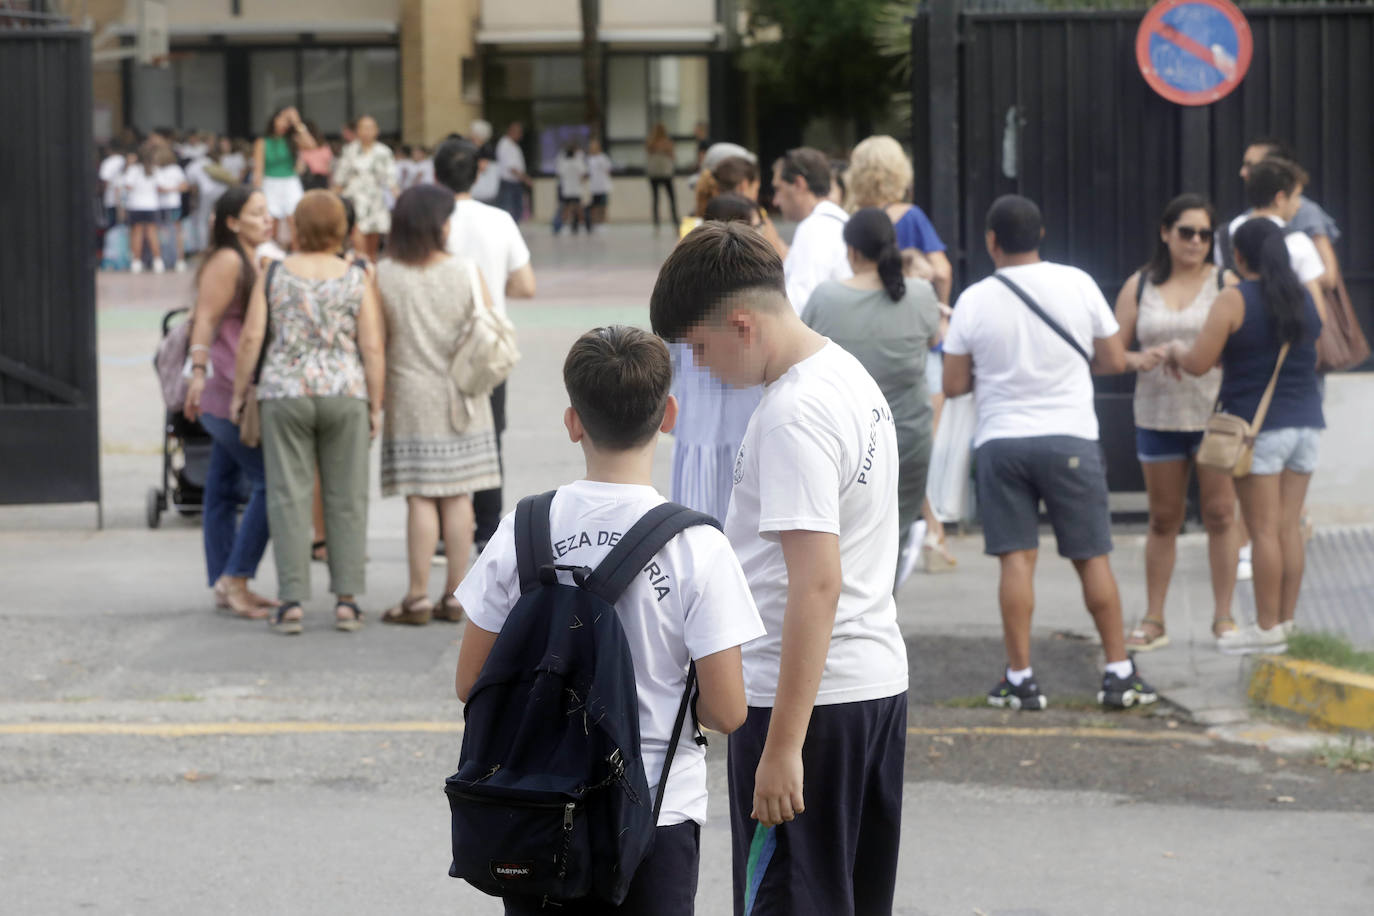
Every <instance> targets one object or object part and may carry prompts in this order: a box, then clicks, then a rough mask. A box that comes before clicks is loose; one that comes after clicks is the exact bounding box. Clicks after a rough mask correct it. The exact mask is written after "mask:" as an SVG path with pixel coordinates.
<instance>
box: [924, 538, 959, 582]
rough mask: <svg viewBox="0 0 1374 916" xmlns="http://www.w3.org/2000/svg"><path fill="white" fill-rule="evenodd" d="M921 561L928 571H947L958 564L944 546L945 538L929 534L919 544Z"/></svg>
mask: <svg viewBox="0 0 1374 916" xmlns="http://www.w3.org/2000/svg"><path fill="white" fill-rule="evenodd" d="M921 563H922V565H923V567H924V568H925V571H926V572H928V573H938V572H949V571H950V570H951V569H954V568H955V567H956V566H958V565H959V561H958V560H956V559H955V558H954V554H952V553H950V552H949V548H948V547H946V546H945V539H944V538H937V537H934V536H933V535H929V534H928V535H926V539H925V541H924V542H922V544H921Z"/></svg>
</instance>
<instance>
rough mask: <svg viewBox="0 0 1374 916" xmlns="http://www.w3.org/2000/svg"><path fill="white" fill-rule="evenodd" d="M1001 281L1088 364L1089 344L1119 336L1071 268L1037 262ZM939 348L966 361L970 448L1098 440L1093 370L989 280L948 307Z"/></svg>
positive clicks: (1094, 291) (1088, 280) (1098, 297)
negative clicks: (1036, 440) (973, 429)
mask: <svg viewBox="0 0 1374 916" xmlns="http://www.w3.org/2000/svg"><path fill="white" fill-rule="evenodd" d="M1001 273H1003V274H1006V276H1007V278H1008V279H1010V280H1011V281H1012V282H1014V283H1015V284H1016V285H1017V286H1019V287H1021V288H1022V289H1023V290H1025V291H1026V293H1027V294H1028V295H1029V296H1030V297H1031V298H1032V299H1034V300H1035V303H1036V304H1037V305H1039V306H1040V307H1041V308H1042V309H1044V310H1045V312H1046V313H1047V314H1049V315H1050V316H1051V317H1053V318H1054V320H1055V321H1057V322H1059V325H1060V327H1062V328H1064V330H1066V331H1068V332H1069V334H1071V335H1072V336H1073V339H1074V340H1076V341H1077V342H1078V345H1079V346H1080V347H1082V348H1083V350H1084V351H1085V352H1086V353H1087V354H1088V355H1089V356H1091V355H1093V341H1094V340H1097V339H1101V338H1106V337H1111V336H1112V335H1113V334H1115V333H1116V332H1117V331H1119V330H1120V329H1121V326H1120V325H1118V324H1117V323H1116V317H1115V316H1114V315H1112V310H1111V307H1110V306H1108V305H1107V300H1106V299H1104V298H1103V297H1102V290H1100V289H1098V287H1097V283H1095V282H1094V281H1093V278H1092V277H1090V276H1088V275H1087V274H1086V273H1084V272H1083V271H1081V270H1079V269H1078V268H1077V267H1070V266H1068V265H1067V264H1054V263H1052V262H1050V261H1040V262H1038V263H1035V264H1023V265H1021V266H1019V267H1005V268H1003V269H1002V271H1001ZM944 347H945V352H946V353H950V354H953V355H955V356H972V357H973V376H974V387H973V390H974V393H975V394H976V395H977V403H978V430H977V433H976V434H975V435H974V437H973V444H974V447H975V448H976V447H978V446H980V445H982V444H983V443H984V442H987V441H988V440H990V439H1024V438H1029V437H1031V436H1075V437H1077V438H1079V439H1094V440H1095V439H1097V412H1096V410H1095V409H1094V406H1093V379H1092V370H1091V369H1089V367H1088V364H1087V362H1086V361H1085V360H1084V359H1083V357H1082V356H1080V355H1079V354H1078V353H1076V352H1074V349H1073V348H1072V347H1070V346H1069V345H1068V343H1067V342H1066V341H1065V340H1064V339H1063V338H1061V337H1060V336H1059V335H1058V334H1056V333H1055V332H1054V331H1053V330H1051V329H1050V326H1049V325H1047V324H1046V323H1045V322H1044V320H1043V319H1041V318H1040V316H1039V315H1037V314H1035V313H1034V312H1032V311H1031V310H1030V308H1029V307H1028V306H1027V305H1026V303H1024V302H1022V301H1021V299H1020V297H1018V296H1017V295H1016V294H1015V293H1013V292H1012V291H1011V290H1009V289H1007V287H1006V286H1005V285H1004V284H1003V283H1002V281H1000V280H998V279H997V278H996V277H987V278H985V279H983V280H979V281H978V282H977V283H975V284H973V285H972V286H970V287H969V288H968V289H966V290H964V292H963V294H962V295H961V296H960V297H959V299H958V301H957V302H955V304H954V317H953V318H951V319H950V323H949V333H947V334H946V335H945V344H944Z"/></svg>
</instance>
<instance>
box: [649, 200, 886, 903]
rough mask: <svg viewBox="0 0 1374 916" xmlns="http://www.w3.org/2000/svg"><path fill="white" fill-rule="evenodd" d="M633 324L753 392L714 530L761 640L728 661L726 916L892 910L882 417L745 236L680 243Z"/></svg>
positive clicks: (867, 388)
mask: <svg viewBox="0 0 1374 916" xmlns="http://www.w3.org/2000/svg"><path fill="white" fill-rule="evenodd" d="M650 315H651V317H652V320H653V326H654V330H655V331H656V332H657V333H658V334H659V335H661V336H663V337H665V338H667V339H670V340H682V341H685V342H686V343H688V344H690V345H691V347H692V355H693V358H694V359H695V360H696V362H697V364H698V365H702V366H705V367H707V368H708V369H709V370H710V371H711V372H712V374H714V375H716V376H717V377H718V378H719V379H720V380H721V381H723V382H725V383H726V384H728V385H732V386H735V387H741V388H742V387H748V386H752V385H759V384H762V385H763V386H764V391H763V398H762V400H761V401H760V403H759V406H758V408H757V409H756V410H755V411H754V415H753V416H752V417H751V418H750V420H749V426H748V428H747V430H746V432H745V435H744V442H743V444H742V445H741V446H740V450H739V454H738V456H737V457H736V459H735V471H734V482H735V486H734V491H733V493H732V495H731V500H730V509H729V513H728V515H727V518H726V523H725V533H726V535H727V536H728V537H729V539H730V544H731V546H732V547H734V549H735V553H736V555H737V556H738V557H739V560H740V563H741V565H742V566H743V568H744V572H745V575H746V576H747V577H748V579H749V585H750V588H751V589H752V590H753V594H754V601H755V603H756V604H757V605H758V608H759V612H760V614H761V615H762V617H763V621H764V625H765V627H766V628H767V631H768V634H767V635H766V636H765V637H763V638H762V639H757V640H754V641H753V642H751V643H749V644H748V645H747V646H745V647H744V679H745V692H746V695H747V699H748V703H749V714H748V717H747V719H746V720H745V723H744V725H743V726H741V727H740V729H739V730H738V731H736V732H735V733H733V734H732V735H731V736H730V748H729V785H730V819H731V834H732V838H733V844H732V845H733V862H734V896H735V912H736V913H737V914H741V913H744V914H765V913H767V914H773V913H787V914H792V916H806V914H816V916H853V914H880V913H891V912H892V901H893V893H894V888H895V884H896V874H897V847H898V841H899V837H900V832H901V831H900V828H901V814H902V762H903V757H904V755H905V750H906V711H907V707H906V691H907V657H906V645H905V643H904V642H903V640H902V635H901V632H900V631H899V630H898V628H897V611H896V605H895V604H894V603H893V599H892V579H893V575H894V573H895V571H896V565H897V479H898V466H899V455H898V452H897V435H896V428H895V426H894V423H893V419H892V412H891V411H890V410H889V409H888V405H887V401H886V400H885V399H884V397H883V394H882V391H881V390H880V389H879V388H878V385H877V383H876V382H875V381H873V379H872V377H870V376H869V374H868V373H867V372H866V371H865V370H864V368H863V366H862V365H861V364H860V363H859V362H858V360H856V359H855V358H854V357H853V356H851V355H850V354H848V353H847V352H845V351H844V350H843V349H842V348H840V347H839V346H838V345H837V344H835V343H833V342H831V341H830V340H828V339H826V338H825V337H822V336H821V335H820V334H817V333H816V332H815V331H812V330H811V329H810V328H808V327H806V325H804V324H803V323H802V321H801V319H800V318H799V317H798V316H797V313H796V311H795V310H794V309H793V308H792V306H791V305H789V304H788V299H787V292H786V287H785V285H784V279H783V267H782V261H781V260H780V259H779V258H778V255H777V253H776V252H775V251H774V250H773V248H772V247H771V246H770V245H769V244H768V242H767V241H765V240H764V238H763V236H762V235H760V234H759V233H758V232H757V231H756V230H754V229H752V228H750V227H749V226H746V225H744V224H741V223H714V222H713V223H707V224H706V225H704V226H702V227H701V228H700V229H698V230H697V231H696V232H694V233H692V234H691V235H689V236H688V237H687V238H686V239H684V240H682V241H681V242H679V243H678V245H677V247H676V248H675V249H674V250H673V252H672V254H670V255H669V256H668V259H667V261H666V262H665V263H664V265H663V268H662V269H661V270H660V272H659V276H658V282H657V284H656V285H655V287H654V292H653V296H652V298H651V299H650ZM803 780H805V786H806V792H805V794H803V789H802V785H803ZM808 801H809V802H810V804H808Z"/></svg>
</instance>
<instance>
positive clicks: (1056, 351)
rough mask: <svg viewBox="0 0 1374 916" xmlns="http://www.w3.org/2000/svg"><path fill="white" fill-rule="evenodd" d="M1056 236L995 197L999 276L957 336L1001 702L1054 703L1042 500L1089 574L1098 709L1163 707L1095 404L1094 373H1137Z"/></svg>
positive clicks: (957, 314) (953, 348)
mask: <svg viewBox="0 0 1374 916" xmlns="http://www.w3.org/2000/svg"><path fill="white" fill-rule="evenodd" d="M1043 235H1044V228H1043V224H1042V221H1041V217H1040V208H1039V207H1037V206H1036V205H1035V204H1034V203H1033V202H1031V201H1029V200H1027V199H1026V198H1024V197H1017V196H1015V195H1007V196H1005V197H1001V198H998V199H997V201H995V202H994V203H993V205H992V209H991V210H989V211H988V219H987V235H986V239H985V243H986V245H987V249H988V253H989V254H990V255H992V261H993V264H995V265H996V267H997V273H996V274H995V275H994V276H991V277H988V278H987V279H985V280H981V281H979V282H978V283H975V284H973V285H972V286H970V287H969V288H968V289H967V290H965V291H964V293H963V295H961V296H960V297H959V301H958V303H957V304H956V306H955V309H954V317H953V319H952V321H951V323H950V328H949V334H948V335H947V336H946V337H945V371H944V383H945V384H944V387H945V394H947V395H949V396H950V397H956V396H958V395H961V394H967V393H968V392H969V391H973V390H975V383H976V390H977V392H978V428H977V432H976V434H975V436H974V448H975V449H976V453H975V461H976V464H977V479H976V483H977V493H978V510H979V514H980V515H981V516H982V522H983V537H984V540H985V550H986V552H987V553H988V554H990V555H992V556H995V557H997V558H998V559H999V560H1000V561H1001V585H1000V588H999V590H998V594H999V597H1000V600H1001V605H1002V631H1003V639H1004V641H1005V643H1006V650H1007V664H1006V670H1005V672H1004V674H1003V677H1002V679H1001V680H1000V681H999V682H998V683H997V685H996V686H995V687H993V688H992V690H991V691H990V692H989V693H988V702H989V703H990V704H991V705H993V706H1001V707H1010V708H1012V709H1044V708H1045V705H1046V699H1045V696H1044V694H1042V693H1041V692H1040V687H1039V685H1038V684H1037V683H1036V681H1035V677H1034V673H1033V672H1032V670H1031V660H1030V624H1031V614H1032V612H1033V610H1034V608H1035V591H1034V578H1035V561H1036V556H1037V553H1038V550H1039V545H1040V531H1039V514H1040V503H1041V501H1042V500H1043V501H1044V503H1045V509H1046V512H1047V514H1048V516H1049V519H1050V524H1051V525H1052V526H1053V527H1054V535H1055V540H1056V541H1057V542H1058V544H1059V555H1060V556H1062V557H1064V558H1066V559H1068V560H1069V561H1071V562H1072V563H1073V565H1074V569H1075V570H1077V572H1078V576H1079V579H1080V580H1081V581H1082V584H1083V600H1084V602H1085V603H1086V604H1087V607H1088V613H1089V614H1091V615H1092V618H1093V623H1094V624H1095V625H1096V627H1097V631H1098V633H1099V634H1100V635H1101V637H1102V648H1103V651H1104V652H1105V653H1106V656H1107V670H1106V671H1105V672H1104V673H1103V676H1102V690H1101V691H1100V692H1099V693H1098V702H1100V703H1101V704H1102V705H1104V706H1108V707H1116V708H1124V707H1129V706H1134V705H1136V704H1138V703H1139V704H1144V703H1153V702H1154V701H1155V700H1157V699H1158V698H1159V697H1158V695H1157V694H1156V693H1155V691H1154V689H1153V688H1152V687H1150V686H1149V685H1148V684H1146V683H1145V681H1144V679H1142V678H1141V677H1140V675H1139V674H1138V673H1137V672H1136V670H1135V665H1134V664H1133V663H1132V662H1131V660H1130V658H1129V657H1128V656H1127V655H1126V643H1125V639H1124V636H1123V634H1122V625H1121V595H1120V593H1119V592H1118V591H1117V587H1116V577H1115V576H1114V575H1113V574H1112V566H1111V560H1110V558H1109V554H1110V553H1111V550H1112V535H1111V516H1110V513H1109V511H1108V507H1107V472H1106V466H1105V463H1104V461H1103V458H1102V448H1101V446H1100V445H1099V444H1098V441H1097V414H1096V413H1095V412H1094V409H1093V382H1092V376H1093V374H1094V373H1100V374H1104V375H1110V374H1114V373H1118V372H1123V371H1125V368H1126V354H1125V350H1124V348H1123V347H1122V344H1121V340H1120V338H1119V336H1118V333H1117V332H1118V331H1119V330H1120V328H1119V327H1118V325H1117V323H1116V319H1115V318H1114V317H1113V316H1112V311H1111V309H1110V308H1109V307H1108V305H1107V300H1106V299H1104V298H1103V297H1102V292H1101V290H1099V289H1098V288H1097V284H1096V283H1095V282H1094V281H1093V279H1092V277H1090V276H1088V275H1087V274H1086V273H1084V272H1083V271H1081V270H1079V269H1077V268H1075V267H1069V266H1067V265H1064V264H1053V263H1050V262H1048V261H1042V260H1040V240H1041V238H1042V236H1043ZM1090 354H1091V355H1090Z"/></svg>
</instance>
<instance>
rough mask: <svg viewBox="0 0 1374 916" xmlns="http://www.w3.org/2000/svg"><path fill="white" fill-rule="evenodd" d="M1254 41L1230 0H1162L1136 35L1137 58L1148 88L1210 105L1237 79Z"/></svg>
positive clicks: (1242, 73) (1183, 102) (1181, 100)
mask: <svg viewBox="0 0 1374 916" xmlns="http://www.w3.org/2000/svg"><path fill="white" fill-rule="evenodd" d="M1253 49H1254V41H1253V39H1252V38H1251V35H1250V24H1249V23H1248V22H1246V21H1245V15H1244V14H1243V13H1241V11H1240V10H1239V9H1237V8H1236V7H1235V5H1234V4H1232V3H1230V2H1228V0H1162V2H1160V3H1157V4H1155V5H1154V6H1153V7H1151V9H1150V11H1149V12H1148V13H1146V14H1145V19H1144V21H1143V22H1141V23H1140V31H1139V32H1137V33H1136V38H1135V57H1136V63H1137V64H1139V66H1140V73H1141V75H1142V76H1144V77H1145V82H1147V83H1149V84H1150V86H1151V88H1153V89H1154V90H1155V92H1158V93H1159V94H1160V95H1162V96H1164V97H1165V98H1166V99H1168V100H1169V101H1171V102H1175V103H1177V104H1179V105H1208V104H1211V103H1212V102H1215V101H1217V100H1218V99H1220V98H1223V97H1225V96H1226V95H1227V94H1228V93H1230V92H1231V91H1232V90H1233V89H1235V88H1236V87H1237V86H1239V85H1240V81H1241V80H1242V79H1244V78H1245V73H1246V71H1247V70H1249V69H1250V57H1251V54H1252V52H1253Z"/></svg>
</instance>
